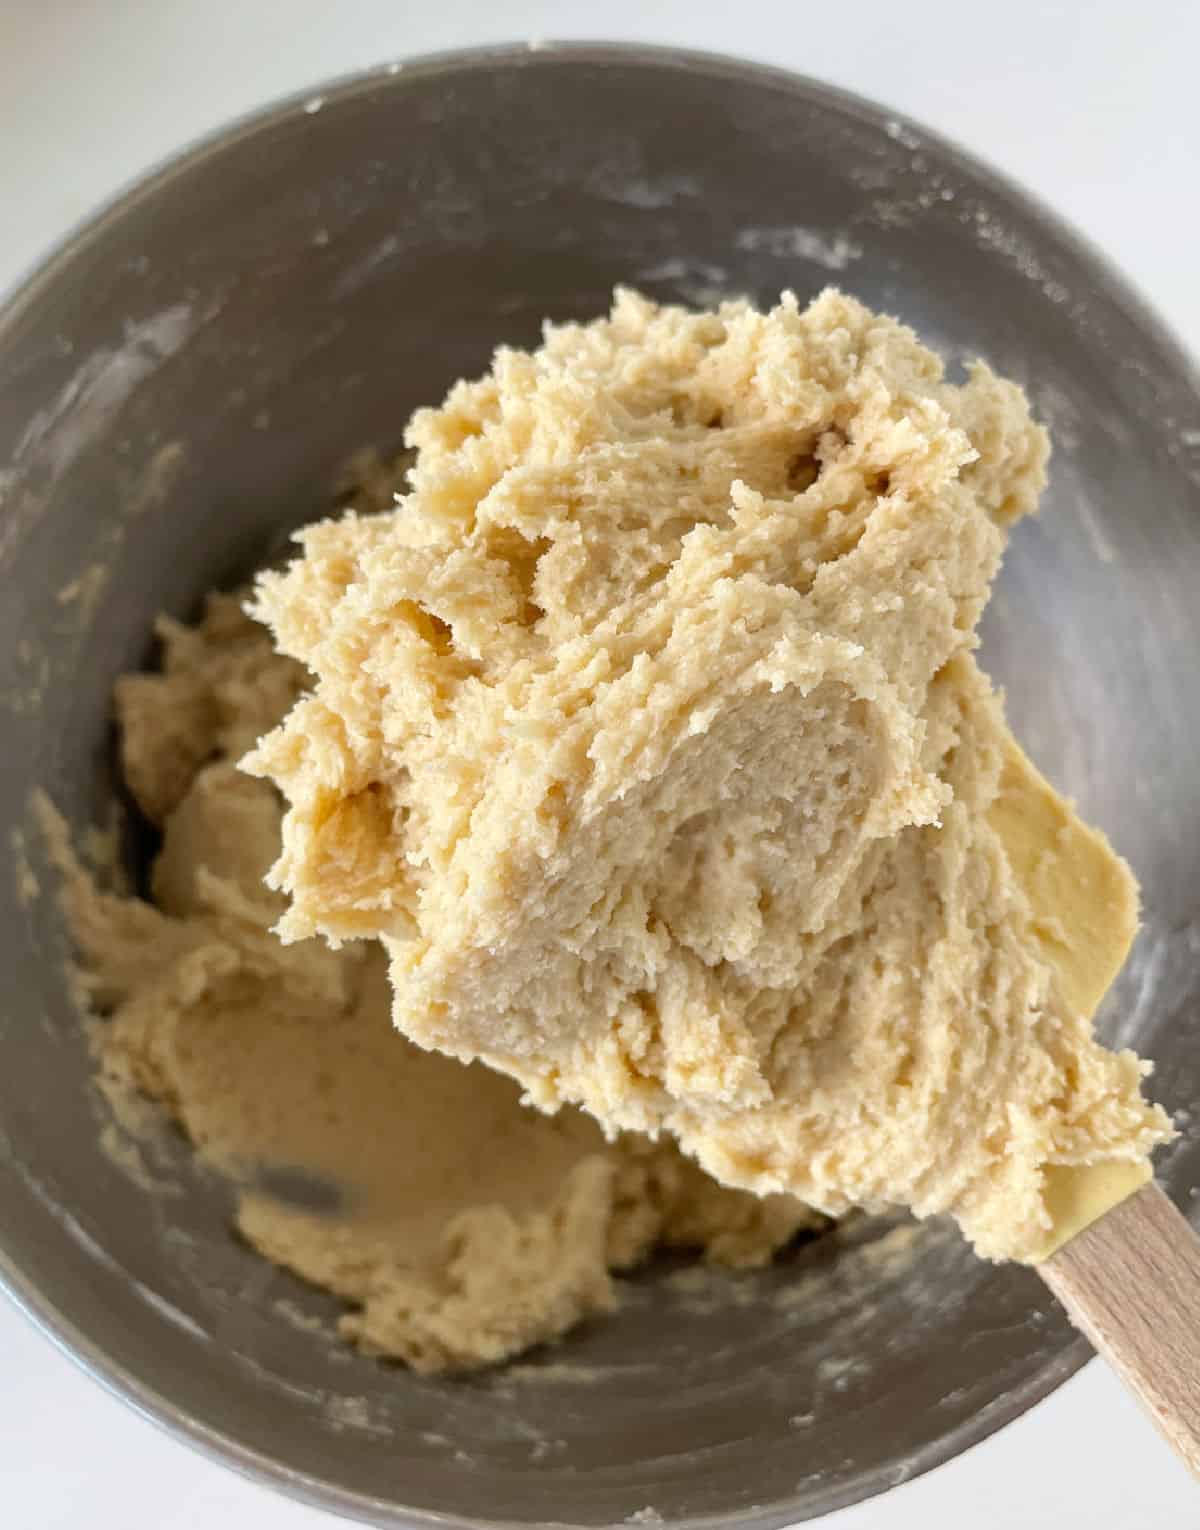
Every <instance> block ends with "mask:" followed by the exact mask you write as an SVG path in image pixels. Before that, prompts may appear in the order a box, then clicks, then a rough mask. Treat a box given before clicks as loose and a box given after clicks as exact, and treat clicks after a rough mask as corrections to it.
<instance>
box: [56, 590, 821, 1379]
mask: <svg viewBox="0 0 1200 1530" xmlns="http://www.w3.org/2000/svg"><path fill="white" fill-rule="evenodd" d="M160 630H161V636H162V638H163V643H164V669H163V672H162V673H161V674H147V675H135V676H129V677H127V678H125V679H123V680H122V681H121V682H120V685H119V687H118V694H117V706H118V714H119V720H120V723H121V730H122V756H123V765H124V770H125V775H126V778H127V780H128V782H129V783H130V785H131V787H132V789H133V792H134V795H135V796H136V798H137V800H138V802H139V805H140V806H141V807H142V809H143V810H144V811H145V812H146V814H147V816H148V817H149V818H150V819H151V820H152V821H153V822H156V823H158V824H160V825H161V827H162V830H163V842H162V849H161V852H160V854H159V855H158V857H157V859H156V861H155V864H154V868H153V876H152V888H151V891H152V895H153V899H154V905H153V906H152V905H151V904H150V903H148V902H144V901H142V900H139V899H136V898H132V897H127V896H120V895H115V894H112V893H106V892H102V891H100V890H98V888H97V887H96V885H95V883H94V882H93V880H92V879H91V878H90V877H89V876H88V875H87V874H86V873H84V872H83V871H82V870H81V869H80V867H79V865H78V864H77V863H76V862H75V861H74V859H73V858H72V857H71V856H70V854H69V852H65V851H64V852H63V859H64V862H65V869H66V870H67V872H68V876H67V881H66V896H67V898H68V902H69V912H70V917H71V924H72V928H73V930H74V933H75V936H76V939H77V942H78V945H79V948H80V954H81V958H82V969H83V970H82V976H83V980H84V982H85V984H86V987H87V991H88V993H89V995H90V999H91V1002H92V1005H93V1007H94V1008H96V1009H99V1010H101V1011H103V1012H104V1013H105V1015H106V1018H105V1019H103V1020H102V1021H101V1022H99V1023H98V1024H97V1025H96V1026H95V1027H94V1035H95V1038H96V1045H97V1050H98V1055H99V1059H100V1066H101V1069H102V1072H103V1076H104V1079H105V1082H106V1084H107V1085H108V1087H109V1088H110V1089H113V1088H115V1089H117V1090H123V1089H128V1088H129V1087H131V1086H132V1088H134V1089H136V1090H137V1091H139V1092H140V1093H142V1094H148V1095H150V1096H151V1097H152V1098H153V1099H155V1100H159V1101H161V1102H162V1103H163V1104H164V1105H165V1106H166V1107H167V1108H168V1109H169V1111H170V1112H171V1113H172V1115H173V1116H174V1117H175V1118H176V1119H177V1120H178V1121H179V1123H180V1124H181V1125H182V1126H183V1128H184V1130H185V1131H186V1133H187V1135H188V1137H189V1138H190V1139H191V1141H192V1142H193V1143H194V1144H195V1146H196V1148H197V1150H198V1151H199V1152H200V1153H201V1154H202V1155H203V1157H204V1158H205V1159H206V1160H207V1161H209V1162H210V1163H212V1164H214V1165H216V1166H217V1167H218V1168H220V1169H221V1170H222V1171H224V1172H225V1173H227V1174H229V1175H230V1176H231V1177H232V1178H233V1179H234V1180H235V1182H236V1183H237V1184H238V1186H239V1196H238V1210H237V1222H238V1226H239V1228H240V1230H241V1231H242V1233H243V1234H244V1235H245V1236H246V1237H247V1238H248V1239H249V1241H250V1242H251V1243H252V1244H253V1245H254V1246H255V1247H256V1248H258V1249H259V1250H261V1251H262V1252H263V1253H264V1254H266V1255H267V1256H268V1257H269V1258H271V1259H273V1260H275V1261H276V1262H277V1263H279V1264H281V1265H285V1266H287V1267H288V1268H290V1269H292V1270H294V1271H296V1272H297V1273H298V1274H300V1275H302V1276H304V1277H305V1278H306V1279H308V1280H310V1281H312V1282H314V1283H315V1284H317V1285H319V1286H324V1287H326V1288H327V1289H328V1290H330V1291H332V1292H335V1293H337V1294H338V1295H339V1296H341V1297H344V1298H345V1299H346V1300H347V1301H348V1302H349V1303H351V1304H353V1309H354V1310H352V1311H350V1312H348V1313H347V1314H346V1316H344V1317H343V1319H342V1320H341V1328H342V1331H343V1333H344V1334H345V1335H346V1337H348V1338H350V1339H352V1340H354V1341H355V1342H357V1343H359V1344H360V1345H362V1346H363V1347H364V1348H368V1349H371V1350H374V1351H380V1352H383V1353H386V1354H389V1355H394V1356H398V1357H399V1358H401V1359H403V1360H405V1361H407V1362H408V1363H409V1364H410V1365H412V1366H414V1367H416V1368H417V1369H420V1370H443V1369H462V1368H469V1367H472V1366H479V1365H485V1364H488V1363H491V1362H495V1361H498V1360H503V1359H505V1358H507V1357H509V1356H511V1355H514V1354H516V1353H519V1352H520V1351H522V1350H524V1349H526V1348H528V1347H529V1346H530V1345H532V1344H535V1343H537V1342H539V1341H541V1340H546V1339H552V1338H555V1337H557V1336H558V1335H560V1334H562V1333H563V1332H565V1331H566V1330H567V1329H568V1328H570V1327H571V1326H572V1325H573V1324H575V1323H577V1322H579V1321H580V1320H581V1319H582V1318H585V1317H588V1316H590V1315H594V1314H599V1313H604V1312H607V1311H608V1310H609V1309H610V1308H612V1306H613V1305H614V1300H615V1293H614V1286H613V1281H612V1279H611V1277H610V1274H609V1272H610V1270H621V1269H625V1268H628V1267H629V1266H631V1265H633V1264H636V1263H637V1262H638V1261H639V1260H641V1259H642V1258H644V1257H645V1256H646V1255H647V1254H648V1253H649V1252H650V1251H651V1250H652V1249H653V1248H654V1247H655V1246H658V1245H677V1246H681V1247H684V1246H686V1247H701V1248H704V1249H706V1251H707V1252H708V1254H709V1256H710V1257H712V1258H714V1259H716V1260H718V1261H720V1262H723V1263H726V1264H732V1265H753V1264H760V1263H763V1262H765V1261H766V1260H767V1259H769V1257H770V1255H771V1253H772V1252H773V1251H774V1250H775V1249H776V1248H777V1247H778V1246H779V1245H781V1244H782V1243H784V1242H786V1241H787V1239H788V1238H789V1237H790V1236H791V1235H792V1234H793V1233H794V1232H795V1231H796V1230H797V1229H798V1228H799V1227H801V1226H804V1225H809V1224H811V1223H813V1222H815V1221H816V1220H818V1219H816V1218H814V1217H813V1216H812V1214H811V1213H809V1212H807V1211H806V1210H805V1208H803V1207H801V1206H799V1205H798V1204H797V1203H795V1202H793V1201H791V1200H789V1199H786V1198H784V1197H776V1198H774V1199H773V1200H771V1201H768V1202H762V1201H759V1200H758V1199H756V1198H755V1197H754V1196H752V1195H748V1194H746V1193H744V1192H738V1191H731V1190H727V1189H725V1188H723V1187H721V1186H719V1185H716V1184H714V1183H713V1181H712V1180H711V1179H709V1178H708V1177H707V1176H706V1175H704V1174H703V1173H702V1172H701V1171H700V1170H699V1169H698V1168H697V1167H696V1166H695V1165H694V1164H692V1163H689V1162H688V1161H687V1160H686V1159H685V1158H684V1157H683V1156H682V1154H680V1152H679V1151H678V1150H677V1149H676V1148H674V1147H671V1146H669V1145H667V1144H666V1143H665V1142H664V1143H662V1144H654V1143H651V1142H649V1141H648V1140H646V1139H644V1138H633V1137H630V1136H626V1137H622V1138H620V1139H618V1140H617V1141H616V1142H614V1143H611V1144H610V1143H606V1141H605V1139H604V1137H603V1135H602V1133H601V1132H600V1130H599V1128H598V1127H597V1126H596V1125H595V1123H594V1122H592V1121H591V1120H589V1119H588V1118H587V1117H586V1116H584V1115H583V1114H582V1113H581V1112H578V1111H564V1112H562V1113H561V1114H560V1115H558V1116H556V1117H553V1118H552V1117H549V1116H546V1115H542V1114H540V1113H539V1112H536V1111H532V1110H529V1109H527V1108H525V1107H523V1106H522V1105H521V1103H520V1097H519V1090H518V1089H517V1086H516V1085H515V1084H514V1083H513V1082H512V1081H511V1080H509V1079H507V1078H504V1077H502V1076H500V1075H499V1074H496V1073H493V1072H491V1071H489V1070H488V1069H486V1068H484V1067H482V1066H479V1065H476V1066H473V1067H463V1066H462V1065H461V1064H460V1063H456V1062H452V1061H450V1060H449V1059H447V1058H444V1057H439V1056H437V1055H435V1054H432V1053H427V1052H423V1051H421V1050H419V1049H418V1048H417V1047H414V1046H413V1045H411V1043H409V1042H407V1041H405V1040H404V1038H403V1037H401V1036H399V1035H397V1034H396V1032H395V1030H394V1029H393V1028H392V1025H391V1021H390V1015H389V1003H390V990H389V986H388V979H387V965H386V960H385V957H384V955H383V952H382V950H381V949H380V948H379V947H378V946H368V945H366V944H357V945H354V946H349V947H346V948H345V949H344V950H342V951H340V952H335V951H331V950H330V949H329V948H328V947H327V946H326V945H325V944H324V943H323V942H319V941H310V942H307V943H305V944H302V945H295V946H291V947H285V946H283V945H282V944H281V943H280V942H279V940H278V939H277V938H276V937H275V936H274V935H272V934H271V933H270V927H271V925H272V924H273V923H274V922H275V921H276V920H277V919H278V918H279V916H280V914H281V912H282V908H283V900H282V899H281V898H280V896H279V895H278V894H277V893H273V892H271V891H269V890H268V889H267V888H266V887H265V886H264V885H263V877H264V875H265V873H266V871H267V868H268V867H269V866H270V864H271V862H272V861H273V860H274V859H275V857H276V856H277V854H278V851H279V819H280V812H281V806H280V803H279V800H278V797H277V794H276V793H275V791H274V790H273V789H272V788H271V787H270V786H268V785H266V784H264V783H263V782H261V781H255V780H252V779H250V778H249V777H247V776H245V775H242V774H241V773H240V772H239V771H238V770H237V769H236V768H235V766H234V764H233V763H232V761H231V759H230V756H231V755H233V756H234V757H236V755H237V754H238V753H240V752H241V751H242V750H243V749H244V748H245V747H246V746H247V744H248V743H249V742H250V741H251V740H253V739H254V738H256V737H257V736H258V735H259V734H260V733H262V732H264V731H265V730H266V729H267V728H270V727H271V726H273V725H274V724H275V723H276V722H278V720H279V718H280V717H281V715H282V714H283V712H284V711H285V710H286V709H287V707H288V706H289V705H290V704H291V702H292V701H293V700H294V699H295V698H296V696H297V695H298V694H299V693H300V691H301V689H302V686H303V674H302V671H301V670H300V668H299V666H297V665H294V664H293V663H292V662H291V661H290V660H287V659H282V658H280V657H278V655H276V654H275V653H274V652H273V650H272V647H271V643H270V639H269V637H268V636H267V634H266V633H265V632H264V631H263V630H262V628H261V627H259V626H257V624H255V623H253V622H251V621H250V620H249V619H248V618H247V617H246V616H244V615H243V614H242V612H241V610H240V607H239V604H238V602H237V601H235V600H233V599H232V598H230V597H224V596H218V597H213V598H211V599H210V601H209V602H208V606H207V610H206V615H205V617H204V620H203V622H202V623H201V624H200V625H199V626H198V627H196V628H188V627H184V626H180V625H178V624H176V623H173V622H163V623H162V624H161V629H160Z"/></svg>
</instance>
